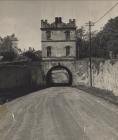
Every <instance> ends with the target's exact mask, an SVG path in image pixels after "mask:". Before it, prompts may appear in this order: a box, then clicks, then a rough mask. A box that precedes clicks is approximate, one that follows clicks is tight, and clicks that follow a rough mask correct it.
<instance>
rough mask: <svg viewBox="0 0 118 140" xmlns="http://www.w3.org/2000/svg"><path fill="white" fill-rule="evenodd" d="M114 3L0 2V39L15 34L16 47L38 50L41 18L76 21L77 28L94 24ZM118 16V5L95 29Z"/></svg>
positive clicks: (31, 0) (66, 0) (13, 0)
mask: <svg viewBox="0 0 118 140" xmlns="http://www.w3.org/2000/svg"><path fill="white" fill-rule="evenodd" d="M115 3H116V1H110V0H109V1H108V0H107V1H99V0H98V1H97V0H95V1H89V0H86V1H79V0H78V1H77V0H69V1H68V0H65V1H61V0H59V1H58V0H56V1H54V0H52V1H49V0H45V1H40V0H34V1H33V0H29V1H28V0H25V1H23V0H16V1H15V0H9V1H7V0H6V1H2V0H1V1H0V36H2V37H4V36H6V35H11V34H12V33H15V34H16V36H17V37H18V39H19V42H18V47H19V48H21V49H24V48H25V49H27V48H28V47H29V46H31V47H33V48H35V49H36V50H38V49H41V43H40V41H41V31H40V27H41V24H40V21H41V19H47V20H48V21H49V22H53V21H54V18H55V17H56V16H60V17H62V19H63V21H64V22H68V20H69V19H70V18H72V19H73V18H75V19H76V24H77V26H78V28H79V27H81V26H83V25H85V23H86V22H88V21H89V20H92V21H96V20H97V19H98V18H100V17H101V16H102V15H103V14H104V13H105V12H106V11H107V10H108V9H109V8H111V7H112V6H113V5H114V4H115ZM116 16H118V6H117V7H115V8H114V9H113V10H112V11H111V12H110V13H109V14H108V15H107V16H105V18H103V19H102V20H101V21H100V22H99V23H98V24H96V26H94V28H93V29H94V30H99V29H100V28H101V27H103V25H104V24H105V23H107V21H108V20H109V19H110V18H113V17H116Z"/></svg>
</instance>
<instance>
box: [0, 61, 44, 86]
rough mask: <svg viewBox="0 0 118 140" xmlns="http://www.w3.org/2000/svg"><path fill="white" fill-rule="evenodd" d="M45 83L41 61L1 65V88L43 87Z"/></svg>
mask: <svg viewBox="0 0 118 140" xmlns="http://www.w3.org/2000/svg"><path fill="white" fill-rule="evenodd" d="M44 84H45V81H44V77H43V72H42V69H41V65H40V64H39V63H30V64H29V63H26V64H17V65H14V64H13V63H12V64H5V65H0V89H14V88H20V87H22V88H33V87H42V86H44Z"/></svg>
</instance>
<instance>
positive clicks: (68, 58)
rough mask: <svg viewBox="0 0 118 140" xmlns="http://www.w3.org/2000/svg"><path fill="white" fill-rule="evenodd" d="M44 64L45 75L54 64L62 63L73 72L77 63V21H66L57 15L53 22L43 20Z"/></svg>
mask: <svg viewBox="0 0 118 140" xmlns="http://www.w3.org/2000/svg"><path fill="white" fill-rule="evenodd" d="M41 44H42V45H41V46H42V62H43V63H42V64H43V69H44V73H45V75H46V74H47V72H48V71H49V70H50V69H51V68H52V67H54V66H57V65H61V66H65V67H66V68H68V69H69V70H70V71H71V73H72V74H73V73H74V71H75V63H76V52H77V50H76V22H75V19H69V22H68V23H64V22H63V21H62V18H61V17H56V18H55V21H54V22H53V23H49V22H48V21H47V20H41Z"/></svg>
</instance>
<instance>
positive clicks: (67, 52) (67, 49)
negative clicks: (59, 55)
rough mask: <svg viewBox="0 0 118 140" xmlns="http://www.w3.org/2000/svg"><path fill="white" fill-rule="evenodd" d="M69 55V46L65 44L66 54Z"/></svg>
mask: <svg viewBox="0 0 118 140" xmlns="http://www.w3.org/2000/svg"><path fill="white" fill-rule="evenodd" d="M69 55H70V46H66V56H69Z"/></svg>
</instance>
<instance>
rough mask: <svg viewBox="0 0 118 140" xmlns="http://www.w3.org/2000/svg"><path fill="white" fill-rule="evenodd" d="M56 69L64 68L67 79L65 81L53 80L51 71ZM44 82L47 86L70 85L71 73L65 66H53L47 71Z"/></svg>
mask: <svg viewBox="0 0 118 140" xmlns="http://www.w3.org/2000/svg"><path fill="white" fill-rule="evenodd" d="M56 70H64V71H65V72H66V75H67V77H68V81H67V82H54V81H53V78H52V75H53V72H54V71H56ZM46 83H47V86H48V87H50V86H71V85H72V73H71V71H70V70H69V69H68V68H67V67H65V66H62V65H58V66H54V67H52V68H51V69H50V70H49V71H48V72H47V75H46Z"/></svg>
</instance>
